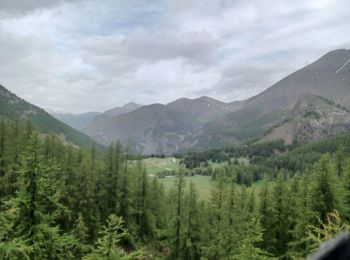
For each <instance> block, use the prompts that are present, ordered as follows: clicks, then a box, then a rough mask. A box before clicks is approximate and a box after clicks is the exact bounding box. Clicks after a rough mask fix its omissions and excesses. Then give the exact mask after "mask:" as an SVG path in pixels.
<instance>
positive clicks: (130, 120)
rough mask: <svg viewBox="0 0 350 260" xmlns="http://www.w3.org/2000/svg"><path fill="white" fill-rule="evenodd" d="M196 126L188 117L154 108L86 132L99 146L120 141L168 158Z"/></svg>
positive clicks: (108, 121) (168, 109)
mask: <svg viewBox="0 0 350 260" xmlns="http://www.w3.org/2000/svg"><path fill="white" fill-rule="evenodd" d="M199 125H200V123H199V122H198V121H197V120H193V117H192V116H191V115H189V114H186V113H182V112H177V111H174V110H172V109H170V108H169V107H167V106H166V105H162V104H153V105H148V106H143V107H140V108H138V109H136V110H134V111H132V112H130V113H127V114H123V115H119V116H115V117H112V118H109V119H108V120H103V121H102V120H101V121H100V122H99V123H98V124H97V125H92V124H90V126H89V127H87V128H86V129H85V132H86V133H87V134H88V135H90V136H91V137H92V138H94V139H95V140H96V141H99V142H100V143H102V144H108V143H110V142H113V141H116V140H120V141H122V142H123V143H128V144H129V145H130V147H131V148H132V149H133V150H136V151H138V152H142V153H144V154H152V153H156V154H163V153H164V154H169V153H171V152H175V151H177V149H178V145H180V143H181V142H182V140H183V138H184V137H185V136H186V135H188V134H190V133H191V132H192V131H194V130H195V129H196V128H198V127H199Z"/></svg>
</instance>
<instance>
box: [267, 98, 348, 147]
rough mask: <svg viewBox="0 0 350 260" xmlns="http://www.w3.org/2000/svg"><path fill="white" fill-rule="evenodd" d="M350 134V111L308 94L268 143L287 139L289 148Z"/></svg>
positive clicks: (271, 133)
mask: <svg viewBox="0 0 350 260" xmlns="http://www.w3.org/2000/svg"><path fill="white" fill-rule="evenodd" d="M349 130H350V110H349V109H347V108H345V107H343V106H341V105H339V104H336V103H335V102H333V101H331V100H329V99H326V98H324V97H320V96H315V95H311V94H305V95H303V96H302V97H300V98H299V99H298V101H297V102H296V104H295V106H294V108H293V110H292V111H291V112H290V113H289V115H288V116H287V118H286V119H285V120H284V122H282V123H281V124H280V125H278V126H275V127H273V128H271V129H270V130H269V131H268V132H267V133H266V135H265V136H264V138H263V140H264V141H271V140H276V139H283V140H284V142H285V144H292V143H293V142H297V143H302V144H304V143H310V142H313V141H317V140H320V139H323V138H326V137H330V136H334V135H336V134H339V133H343V132H346V131H349Z"/></svg>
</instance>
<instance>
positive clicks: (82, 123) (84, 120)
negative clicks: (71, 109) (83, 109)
mask: <svg viewBox="0 0 350 260" xmlns="http://www.w3.org/2000/svg"><path fill="white" fill-rule="evenodd" d="M48 112H49V113H50V114H51V115H52V116H53V117H55V118H57V119H58V120H60V121H62V122H63V123H66V124H67V125H69V126H71V127H73V128H74V129H76V130H78V131H82V130H83V129H84V128H85V127H87V126H88V125H89V124H90V123H91V121H92V120H93V119H94V117H95V116H97V115H99V114H101V113H100V112H87V113H83V114H71V113H68V114H63V113H55V112H53V111H48Z"/></svg>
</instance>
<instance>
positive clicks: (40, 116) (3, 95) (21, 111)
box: [0, 85, 93, 147]
mask: <svg viewBox="0 0 350 260" xmlns="http://www.w3.org/2000/svg"><path fill="white" fill-rule="evenodd" d="M0 117H3V118H8V119H11V120H12V119H14V118H16V117H19V118H23V119H26V118H30V119H31V120H32V121H33V123H34V124H35V125H36V127H37V128H38V130H39V131H40V132H42V133H55V134H57V135H59V136H61V137H62V138H64V141H66V142H69V143H72V144H74V145H77V146H80V147H88V146H91V144H92V143H93V141H92V139H91V138H90V137H88V136H87V135H85V134H83V133H80V132H78V131H77V130H75V129H73V128H71V127H70V126H68V125H66V124H65V123H62V122H61V121H59V120H57V119H56V118H54V117H53V116H51V115H50V114H49V113H47V112H46V111H45V110H44V109H42V108H39V107H37V106H35V105H32V104H30V103H28V102H27V101H25V100H24V99H21V98H19V97H17V96H16V95H15V94H13V93H11V92H10V91H9V90H7V89H6V88H5V87H3V86H1V85H0Z"/></svg>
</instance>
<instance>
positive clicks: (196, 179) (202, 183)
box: [159, 175, 212, 199]
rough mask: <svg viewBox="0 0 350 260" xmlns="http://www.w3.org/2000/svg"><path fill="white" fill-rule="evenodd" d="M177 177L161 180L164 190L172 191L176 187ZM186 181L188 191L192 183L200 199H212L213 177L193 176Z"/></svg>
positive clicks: (186, 178)
mask: <svg viewBox="0 0 350 260" xmlns="http://www.w3.org/2000/svg"><path fill="white" fill-rule="evenodd" d="M175 180H176V177H166V178H159V181H160V183H163V185H164V188H165V189H166V190H170V189H171V188H172V187H174V183H175ZM185 181H186V189H187V188H188V187H189V184H190V182H191V181H192V182H193V183H194V185H195V186H196V190H197V193H198V196H199V198H201V199H209V198H210V190H211V187H212V181H211V176H199V175H197V176H191V177H185Z"/></svg>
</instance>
